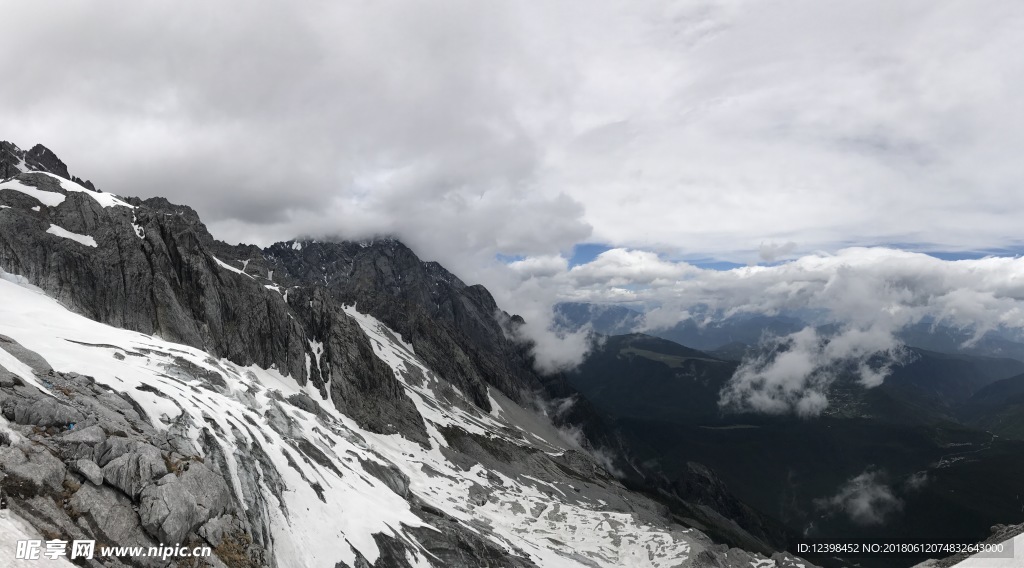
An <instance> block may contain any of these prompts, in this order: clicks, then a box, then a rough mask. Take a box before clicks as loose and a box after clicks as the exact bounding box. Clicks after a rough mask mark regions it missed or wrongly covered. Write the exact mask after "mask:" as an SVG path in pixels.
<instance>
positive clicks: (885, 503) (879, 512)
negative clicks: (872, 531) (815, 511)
mask: <svg viewBox="0 0 1024 568" xmlns="http://www.w3.org/2000/svg"><path fill="white" fill-rule="evenodd" d="M883 479H884V474H883V473H882V472H879V471H875V470H870V469H869V470H865V471H864V473H861V474H860V475H857V476H856V477H853V478H851V479H849V480H848V481H847V482H846V483H845V484H843V486H842V487H840V488H839V491H838V492H837V493H836V494H835V495H833V496H832V497H829V498H826V499H817V500H815V504H816V505H817V506H818V508H820V509H826V510H831V511H841V512H843V513H845V514H846V515H847V516H848V517H849V518H850V520H852V521H853V522H855V523H857V524H859V525H882V524H885V522H886V521H887V519H889V518H890V516H891V515H892V514H894V513H896V512H899V511H900V510H902V509H903V502H902V501H901V500H900V499H899V498H897V497H896V495H895V494H894V493H893V491H892V489H891V488H890V487H889V486H888V485H886V484H885V483H883Z"/></svg>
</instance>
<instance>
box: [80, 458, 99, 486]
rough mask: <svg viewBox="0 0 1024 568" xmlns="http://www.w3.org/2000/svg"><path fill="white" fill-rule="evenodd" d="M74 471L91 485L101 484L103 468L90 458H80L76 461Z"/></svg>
mask: <svg viewBox="0 0 1024 568" xmlns="http://www.w3.org/2000/svg"><path fill="white" fill-rule="evenodd" d="M75 471H77V472H78V473H81V474H82V475H84V476H85V478H86V479H88V480H89V481H90V482H91V483H92V484H93V485H103V470H102V469H100V466H98V465H96V464H95V463H94V462H93V461H92V460H87V459H80V460H78V461H76V462H75Z"/></svg>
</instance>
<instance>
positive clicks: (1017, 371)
mask: <svg viewBox="0 0 1024 568" xmlns="http://www.w3.org/2000/svg"><path fill="white" fill-rule="evenodd" d="M912 352H913V358H912V360H911V362H909V363H908V364H906V365H904V366H902V367H896V368H895V369H894V372H893V374H892V375H891V376H890V377H889V378H887V379H886V381H885V382H884V383H883V385H882V386H880V387H877V388H874V389H865V388H864V387H863V386H861V385H860V384H858V383H857V381H856V380H855V378H854V377H851V376H845V377H840V378H839V379H838V380H837V381H836V382H835V383H834V384H833V385H832V386H831V388H830V390H829V392H828V393H827V394H828V398H829V400H830V406H829V408H828V409H827V410H826V412H825V413H824V414H823V415H822V416H821V417H818V418H813V419H803V418H797V417H791V416H769V415H763V414H749V413H744V414H735V413H729V412H726V411H723V410H722V409H721V408H720V407H719V405H718V400H719V393H720V391H721V389H722V387H723V386H724V385H725V384H726V382H727V381H728V380H729V378H730V377H731V376H732V373H733V371H735V369H736V366H737V364H738V363H737V362H736V361H729V360H726V359H723V358H721V357H718V356H715V355H714V354H709V353H707V352H703V351H699V350H695V349H691V348H688V347H683V346H681V345H679V344H677V343H674V342H671V341H668V340H666V339H662V338H658V337H653V336H648V335H642V334H630V335H618V336H610V337H604V338H601V339H600V340H599V341H597V342H596V343H595V350H594V352H593V353H592V354H591V355H590V357H588V359H587V360H586V361H585V362H584V363H583V365H581V366H580V367H579V368H578V369H576V370H575V371H574V372H573V373H571V374H570V375H569V378H570V381H571V382H572V383H573V385H574V386H576V387H577V388H579V390H580V391H581V392H582V393H583V395H584V396H586V397H587V398H588V399H589V400H591V401H592V402H593V403H594V404H595V405H596V406H597V407H598V408H599V409H600V410H602V411H604V412H606V413H608V414H610V415H611V416H613V417H614V419H615V421H616V425H617V426H618V427H619V428H620V429H621V431H623V432H624V433H625V436H626V438H627V445H628V447H629V448H630V449H631V450H632V451H633V452H634V455H633V460H634V461H635V463H638V464H643V467H644V468H646V469H647V470H649V471H658V472H660V473H661V475H662V476H663V477H664V478H665V479H667V480H669V482H670V483H669V485H670V486H672V485H675V486H676V487H687V486H688V482H687V481H686V480H688V479H690V478H691V477H692V476H693V471H694V468H695V467H699V468H705V469H706V470H707V471H710V472H713V475H714V476H715V477H716V479H719V480H720V481H719V483H721V484H722V486H723V487H727V488H728V491H729V493H730V494H734V495H735V496H736V497H737V498H738V499H740V500H741V503H743V504H744V505H745V506H747V505H749V506H750V507H752V508H753V509H754V510H757V511H761V512H763V513H766V514H767V515H769V516H770V517H769V518H770V519H774V520H775V522H777V523H778V524H779V525H781V526H782V527H783V529H784V531H788V533H789V534H791V535H792V534H803V535H809V536H837V535H845V536H851V537H852V536H859V537H894V536H899V537H907V538H910V537H925V536H929V535H931V536H934V537H946V538H954V537H958V538H964V537H969V538H971V539H978V540H981V539H984V538H985V537H986V536H987V535H988V532H989V527H990V526H993V525H995V524H1000V523H1011V522H1019V519H1021V518H1022V517H1024V509H1022V507H1024V500H1022V496H1024V478H1022V477H1020V476H1019V475H1016V474H1011V473H1010V472H1019V471H1024V469H1022V468H1024V441H1020V440H1024V436H1021V430H1020V426H1021V423H1022V419H1024V376H1022V375H1021V373H1022V371H1024V362H1021V361H1018V360H1015V359H1008V358H991V357H980V356H974V355H963V354H946V353H939V352H934V351H928V350H924V349H917V348H914V349H912ZM994 434H998V436H996V435H994ZM695 464H701V465H699V466H698V465H695ZM702 470H703V469H702ZM858 479H859V480H861V481H858V482H853V481H851V480H858ZM864 480H870V481H871V482H872V485H866V486H864V487H861V488H858V489H857V490H858V491H862V492H863V494H853V493H851V494H850V495H848V496H847V497H841V496H842V494H843V491H844V488H846V489H845V490H848V491H853V490H851V489H849V487H850V486H851V483H854V484H856V483H861V482H863V481H864ZM872 492H874V493H872ZM681 495H684V496H685V497H686V498H687V499H688V500H690V501H694V500H696V499H698V497H695V496H694V495H693V494H691V493H688V492H685V491H684V492H682V493H681ZM871 495H874V497H871ZM837 496H839V497H837ZM857 498H863V499H866V500H867V501H868V502H871V500H872V499H874V500H875V501H877V502H876V503H875V505H877V506H879V507H882V508H884V507H886V506H887V505H886V504H888V508H887V509H885V510H884V511H883V512H884V515H883V514H881V513H879V522H877V523H873V522H868V523H864V522H863V520H864V519H863V518H861V519H857V518H856V517H855V516H851V515H850V514H848V513H849V508H850V507H851V506H852V505H851V503H850V502H847V501H845V500H844V499H857ZM830 500H833V501H830ZM833 502H834V504H830V503H833ZM823 503H824V505H823ZM680 510H681V511H682V510H683V508H680ZM681 514H684V513H681ZM771 526H775V525H774V524H773V525H771ZM922 559H923V557H922ZM822 562H824V563H825V564H829V562H828V561H824V560H823V561H822ZM859 562H862V565H864V566H905V565H906V560H902V561H893V562H891V563H886V561H885V560H884V559H861V560H859ZM900 562H903V563H902V564H901V563H900ZM837 565H845V564H844V563H842V562H840V563H839V564H837Z"/></svg>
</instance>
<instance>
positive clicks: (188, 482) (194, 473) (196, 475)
mask: <svg viewBox="0 0 1024 568" xmlns="http://www.w3.org/2000/svg"><path fill="white" fill-rule="evenodd" d="M230 499H231V495H230V493H229V492H228V488H227V484H225V483H224V479H223V478H222V477H220V475H218V474H216V473H214V472H212V471H210V470H209V469H207V468H206V466H204V465H203V464H201V463H195V464H194V465H192V466H191V467H189V469H188V470H187V471H185V472H184V473H182V475H181V476H180V477H178V476H176V475H174V474H171V473H169V474H167V475H165V476H163V477H162V478H160V480H159V481H158V482H157V483H155V484H153V485H150V486H148V487H146V488H145V489H144V490H143V491H142V494H141V495H140V498H139V502H140V505H139V516H140V518H141V520H142V526H143V527H144V528H145V529H146V531H147V532H149V534H151V535H153V536H155V537H156V538H157V539H158V540H159V541H160V542H162V543H164V544H177V543H180V542H182V541H183V540H184V538H185V536H186V535H187V534H188V533H189V532H191V531H192V530H194V529H196V528H198V527H199V526H200V525H202V524H203V523H205V522H206V521H207V520H209V519H210V518H212V517H214V516H217V515H220V514H221V513H223V512H224V511H225V509H226V508H227V506H228V504H229V503H230Z"/></svg>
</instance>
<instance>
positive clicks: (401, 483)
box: [359, 460, 409, 499]
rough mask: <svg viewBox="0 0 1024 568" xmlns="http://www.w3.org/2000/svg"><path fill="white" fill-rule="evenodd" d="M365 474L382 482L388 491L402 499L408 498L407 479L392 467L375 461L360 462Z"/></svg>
mask: <svg viewBox="0 0 1024 568" xmlns="http://www.w3.org/2000/svg"><path fill="white" fill-rule="evenodd" d="M359 463H360V465H362V466H363V470H364V471H366V473H369V474H370V475H372V476H374V477H376V478H377V479H379V480H381V481H383V482H384V485H387V486H388V488H389V489H391V490H392V491H394V492H395V494H396V495H398V496H399V497H401V498H403V499H408V498H409V477H408V476H407V475H405V474H404V473H402V471H401V470H399V469H398V468H397V467H395V466H393V465H383V464H379V463H377V462H375V461H369V460H360V462H359Z"/></svg>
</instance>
